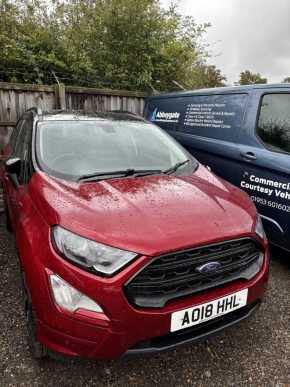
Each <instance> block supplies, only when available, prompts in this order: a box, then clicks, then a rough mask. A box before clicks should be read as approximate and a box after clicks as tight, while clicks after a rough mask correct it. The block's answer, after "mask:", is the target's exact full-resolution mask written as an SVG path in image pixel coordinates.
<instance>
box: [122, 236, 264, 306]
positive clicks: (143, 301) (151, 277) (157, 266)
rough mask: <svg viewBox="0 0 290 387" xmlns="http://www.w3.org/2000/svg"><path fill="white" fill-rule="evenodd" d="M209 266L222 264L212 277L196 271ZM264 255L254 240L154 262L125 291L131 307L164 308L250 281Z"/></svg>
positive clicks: (215, 245) (232, 242)
mask: <svg viewBox="0 0 290 387" xmlns="http://www.w3.org/2000/svg"><path fill="white" fill-rule="evenodd" d="M209 262H219V263H220V264H221V265H220V267H219V268H218V269H216V270H215V271H213V272H210V273H201V272H199V271H198V270H197V268H199V267H200V266H201V265H204V264H206V263H209ZM262 263H263V253H262V250H261V247H260V246H259V245H258V244H257V243H256V242H255V241H254V240H252V239H249V238H245V239H239V240H233V241H227V242H222V243H218V244H212V245H208V246H202V247H199V248H194V249H191V250H186V251H177V252H174V253H171V254H166V255H163V256H160V257H157V258H154V259H153V260H152V261H151V262H150V263H149V264H148V265H147V266H146V267H145V268H143V269H142V270H141V271H140V272H139V273H137V275H135V276H134V277H133V278H131V279H130V280H129V282H128V283H127V284H126V285H125V287H124V291H125V294H126V296H127V298H128V300H129V301H130V303H131V304H133V305H135V306H139V307H145V308H146V307H147V308H161V307H164V306H165V304H166V303H167V302H169V301H170V300H173V299H176V298H179V297H184V296H187V295H190V294H193V293H197V292H201V291H203V290H206V289H209V288H213V287H217V286H220V285H222V284H225V283H228V282H231V281H234V280H237V279H244V280H250V279H251V278H253V277H254V276H255V275H256V274H257V273H258V272H259V271H260V269H261V267H262Z"/></svg>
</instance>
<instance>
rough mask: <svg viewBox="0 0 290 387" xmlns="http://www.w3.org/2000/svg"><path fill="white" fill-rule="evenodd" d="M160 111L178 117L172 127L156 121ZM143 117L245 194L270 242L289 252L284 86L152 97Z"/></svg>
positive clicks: (289, 133)
mask: <svg viewBox="0 0 290 387" xmlns="http://www.w3.org/2000/svg"><path fill="white" fill-rule="evenodd" d="M161 111H162V112H163V111H167V112H170V111H171V112H178V116H177V115H176V116H175V120H174V123H172V122H169V121H168V120H167V121H166V122H165V121H162V120H160V121H159V120H158V112H161ZM144 114H145V118H148V117H149V119H150V117H151V120H152V118H154V121H155V122H156V123H157V124H158V125H159V126H160V127H162V128H163V129H165V130H166V131H167V132H168V133H170V134H171V135H173V136H174V137H175V138H176V139H177V140H178V141H179V142H180V143H181V144H182V145H183V146H184V147H185V148H187V149H188V151H189V152H191V153H192V154H193V155H194V156H195V157H196V158H197V159H198V160H200V162H202V163H203V164H205V165H208V166H210V167H211V169H212V170H213V172H215V173H216V174H218V175H220V176H221V177H223V178H225V179H226V180H228V181H230V182H231V183H233V184H235V185H236V186H238V187H239V188H241V189H243V190H244V191H246V192H247V193H248V194H249V195H250V197H251V198H252V200H253V202H254V203H255V205H256V206H257V208H258V211H259V213H260V215H261V217H262V219H263V223H264V226H265V229H266V232H267V235H268V238H269V240H270V242H272V243H273V244H276V245H278V246H280V247H282V248H284V249H287V250H289V251H290V85H289V84H278V85H251V86H237V87H225V88H215V89H204V90H196V91H186V92H177V93H170V94H162V95H157V96H152V97H149V98H148V99H147V101H146V106H145V110H144ZM156 118H157V119H156Z"/></svg>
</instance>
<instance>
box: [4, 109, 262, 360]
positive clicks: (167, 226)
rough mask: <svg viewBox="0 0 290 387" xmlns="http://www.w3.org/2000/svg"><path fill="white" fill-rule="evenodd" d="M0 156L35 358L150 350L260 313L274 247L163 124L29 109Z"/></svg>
mask: <svg viewBox="0 0 290 387" xmlns="http://www.w3.org/2000/svg"><path fill="white" fill-rule="evenodd" d="M4 157H5V159H6V161H5V165H4V168H3V170H2V183H3V187H4V198H5V205H6V213H7V226H8V228H10V229H12V231H13V232H14V235H15V238H16V244H17V248H18V253H19V259H20V266H21V272H22V276H23V283H24V289H25V312H26V318H27V325H28V332H29V337H30V341H31V344H32V345H31V348H32V350H33V353H34V355H35V356H37V357H44V356H46V354H47V353H48V352H50V351H51V352H58V353H61V354H63V355H68V356H82V357H88V358H95V359H113V358H117V357H119V356H121V355H132V354H142V353H151V352H152V353H156V352H159V351H163V350H166V349H170V348H174V347H176V346H178V345H181V344H185V343H190V342H193V341H195V340H197V339H200V338H204V337H207V336H208V335H210V334H212V333H216V332H218V331H220V330H222V329H224V328H225V327H228V326H231V325H232V324H235V323H237V322H239V321H241V320H243V319H244V318H246V317H248V316H249V315H250V314H251V313H252V312H253V311H254V310H255V309H256V308H257V307H258V306H259V304H260V302H261V300H262V298H263V295H264V291H265V287H266V283H267V278H268V247H267V240H266V238H265V234H264V232H263V226H262V223H261V221H260V218H259V216H258V214H257V211H256V208H255V206H254V204H253V203H252V202H251V200H250V199H249V198H248V196H247V194H245V193H244V192H243V191H241V190H239V189H238V188H235V187H234V186H232V185H231V184H230V183H227V182H225V181H224V180H222V179H221V178H219V177H217V176H215V175H214V174H212V173H211V172H210V171H209V170H208V169H207V168H205V167H204V166H203V165H202V164H199V163H198V162H197V161H196V160H195V159H194V158H193V157H192V156H191V155H190V154H189V153H188V152H187V151H185V150H184V149H183V148H182V147H181V146H180V145H178V143H176V142H175V140H173V139H172V138H171V137H170V136H169V135H167V134H166V133H165V132H164V131H163V130H161V129H159V128H158V127H157V126H155V125H153V124H151V123H150V122H147V121H145V120H144V119H142V118H138V117H136V116H134V115H132V114H124V113H92V114H85V113H82V112H58V111H52V112H47V113H42V112H40V111H37V110H36V109H30V110H29V111H27V112H26V113H25V114H24V115H23V116H22V117H21V118H20V120H19V122H18V124H17V126H16V128H15V130H14V132H13V134H12V136H11V140H10V143H9V144H8V145H7V146H6V148H5V149H4ZM11 313H12V310H11Z"/></svg>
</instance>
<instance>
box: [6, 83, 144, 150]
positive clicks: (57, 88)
mask: <svg viewBox="0 0 290 387" xmlns="http://www.w3.org/2000/svg"><path fill="white" fill-rule="evenodd" d="M145 97H146V94H145V93H142V92H137V91H126V90H109V89H94V88H84V87H75V86H64V85H61V84H60V85H54V86H44V85H27V84H14V83H1V82H0V151H1V149H2V147H3V145H4V144H5V143H6V142H7V141H8V139H9V134H10V132H11V130H12V128H13V126H14V125H15V123H16V122H17V120H18V118H19V117H20V115H21V114H22V113H23V112H24V111H25V110H27V109H29V108H30V107H33V106H39V107H40V108H41V109H43V110H51V109H63V110H65V109H70V110H71V109H72V110H84V111H108V110H125V111H130V112H133V113H137V114H142V113H143V107H144V99H145Z"/></svg>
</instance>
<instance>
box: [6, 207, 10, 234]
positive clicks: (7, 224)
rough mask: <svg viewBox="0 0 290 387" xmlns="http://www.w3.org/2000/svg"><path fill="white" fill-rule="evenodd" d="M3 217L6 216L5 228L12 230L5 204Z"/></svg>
mask: <svg viewBox="0 0 290 387" xmlns="http://www.w3.org/2000/svg"><path fill="white" fill-rule="evenodd" d="M5 218H6V229H7V231H9V232H12V225H11V220H10V215H9V211H8V208H7V206H5Z"/></svg>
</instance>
